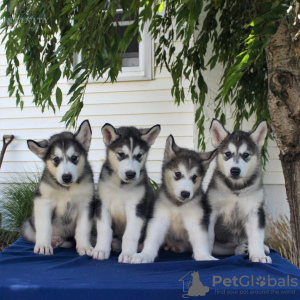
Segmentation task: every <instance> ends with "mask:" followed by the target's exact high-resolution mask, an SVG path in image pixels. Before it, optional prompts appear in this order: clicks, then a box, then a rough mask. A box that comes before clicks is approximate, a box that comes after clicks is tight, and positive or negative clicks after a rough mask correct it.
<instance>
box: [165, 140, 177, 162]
mask: <svg viewBox="0 0 300 300" xmlns="http://www.w3.org/2000/svg"><path fill="white" fill-rule="evenodd" d="M179 149H180V148H179V147H178V146H177V145H176V143H175V140H174V137H173V135H172V134H170V135H169V137H168V138H167V141H166V147H165V154H164V157H165V159H170V158H173V157H175V155H176V152H178V151H179Z"/></svg>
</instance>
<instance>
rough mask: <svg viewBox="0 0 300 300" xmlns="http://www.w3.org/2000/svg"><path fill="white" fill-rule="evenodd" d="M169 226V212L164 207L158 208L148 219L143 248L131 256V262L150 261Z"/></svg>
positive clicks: (152, 260) (155, 254) (152, 259)
mask: <svg viewBox="0 0 300 300" xmlns="http://www.w3.org/2000/svg"><path fill="white" fill-rule="evenodd" d="M169 227H170V214H169V213H168V211H167V210H166V209H162V208H158V209H156V211H155V214H154V217H153V218H152V219H150V221H149V224H148V228H147V232H146V240H145V242H144V248H143V251H142V252H141V253H136V254H134V255H133V256H132V259H131V263H132V264H142V263H152V262H154V259H155V257H156V256H157V253H158V250H159V247H160V246H161V245H162V243H163V241H164V240H165V236H166V233H167V231H168V229H169Z"/></svg>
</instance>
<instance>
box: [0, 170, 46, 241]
mask: <svg viewBox="0 0 300 300" xmlns="http://www.w3.org/2000/svg"><path fill="white" fill-rule="evenodd" d="M39 181H40V173H38V174H36V175H33V174H32V173H26V172H25V173H20V174H18V175H15V176H12V177H11V178H10V179H8V180H7V182H5V183H4V184H2V185H1V189H0V194H1V196H2V201H0V212H1V214H2V229H1V230H0V244H1V243H2V244H10V243H12V242H14V241H15V240H16V239H18V238H19V237H20V236H21V226H22V223H23V222H24V221H25V220H26V219H27V218H28V217H29V216H30V215H31V211H32V203H33V197H34V195H35V192H36V189H37V187H38V184H39Z"/></svg>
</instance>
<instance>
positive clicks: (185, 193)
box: [180, 191, 191, 200]
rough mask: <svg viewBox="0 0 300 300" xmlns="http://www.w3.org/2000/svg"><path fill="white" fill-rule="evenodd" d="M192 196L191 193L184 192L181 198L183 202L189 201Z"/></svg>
mask: <svg viewBox="0 0 300 300" xmlns="http://www.w3.org/2000/svg"><path fill="white" fill-rule="evenodd" d="M190 195H191V193H190V192H188V191H182V192H181V193H180V196H181V199H182V200H186V199H188V198H189V197H190Z"/></svg>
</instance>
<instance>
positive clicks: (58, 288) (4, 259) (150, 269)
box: [0, 238, 300, 300]
mask: <svg viewBox="0 0 300 300" xmlns="http://www.w3.org/2000/svg"><path fill="white" fill-rule="evenodd" d="M271 257H272V260H273V264H271V265H269V264H260V263H251V262H249V260H248V258H247V257H246V256H241V255H239V256H231V257H222V258H221V259H220V260H219V261H204V262H197V261H194V260H193V259H192V258H191V254H190V253H184V254H176V253H173V252H165V251H162V252H160V255H159V259H158V260H157V261H156V262H155V263H153V264H143V265H130V264H120V263H118V254H117V253H112V255H111V257H110V259H109V260H106V261H97V260H93V259H92V258H90V257H88V256H86V255H85V256H82V257H80V256H78V255H77V253H76V251H75V249H60V248H57V249H54V255H51V256H42V255H37V254H34V253H33V244H31V243H28V242H26V241H24V240H23V239H22V238H21V239H19V240H18V241H16V242H15V243H14V244H13V245H11V246H10V247H8V248H6V249H5V250H4V251H3V252H1V253H0V299H1V300H8V299H14V300H24V299H39V300H40V299H42V300H47V299H55V300H59V299H72V300H76V299H164V300H165V299H183V298H192V299H200V298H202V299H212V298H221V299H226V298H228V299H241V298H243V299H253V298H254V297H255V298H256V299H283V298H287V297H288V299H300V270H299V269H298V268H297V267H295V266H294V265H292V264H291V263H289V262H288V261H287V260H285V259H283V258H282V257H280V256H279V255H278V254H277V253H276V252H274V251H272V252H271ZM199 290H200V292H199ZM199 293H202V295H203V296H201V295H200V294H199Z"/></svg>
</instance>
